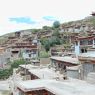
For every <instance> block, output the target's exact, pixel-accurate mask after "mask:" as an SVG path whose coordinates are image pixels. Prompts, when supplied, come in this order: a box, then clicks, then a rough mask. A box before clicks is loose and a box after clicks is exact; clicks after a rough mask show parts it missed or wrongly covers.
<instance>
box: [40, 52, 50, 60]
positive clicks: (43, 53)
mask: <svg viewBox="0 0 95 95" xmlns="http://www.w3.org/2000/svg"><path fill="white" fill-rule="evenodd" d="M48 57H49V54H48V53H47V52H46V51H40V58H48Z"/></svg>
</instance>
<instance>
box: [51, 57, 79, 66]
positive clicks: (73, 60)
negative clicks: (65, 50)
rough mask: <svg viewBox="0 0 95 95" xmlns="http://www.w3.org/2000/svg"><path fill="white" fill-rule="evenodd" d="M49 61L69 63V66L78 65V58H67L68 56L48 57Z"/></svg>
mask: <svg viewBox="0 0 95 95" xmlns="http://www.w3.org/2000/svg"><path fill="white" fill-rule="evenodd" d="M50 58H51V59H53V60H57V61H62V62H68V63H71V64H78V63H79V61H78V58H72V57H68V56H64V57H56V56H54V57H50Z"/></svg>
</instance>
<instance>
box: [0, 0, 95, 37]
mask: <svg viewBox="0 0 95 95" xmlns="http://www.w3.org/2000/svg"><path fill="white" fill-rule="evenodd" d="M92 11H95V0H0V12H1V13H0V35H3V34H5V33H8V32H14V31H16V30H21V29H29V28H39V27H41V26H44V25H52V24H53V22H54V21H56V20H59V21H60V22H61V23H63V22H67V21H72V20H78V19H83V18H84V17H86V16H89V15H90V14H91V12H92Z"/></svg>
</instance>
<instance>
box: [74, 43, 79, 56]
mask: <svg viewBox="0 0 95 95" xmlns="http://www.w3.org/2000/svg"><path fill="white" fill-rule="evenodd" d="M75 54H76V55H79V54H80V42H78V44H75Z"/></svg>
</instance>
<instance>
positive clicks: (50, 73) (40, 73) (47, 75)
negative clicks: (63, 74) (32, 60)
mask: <svg viewBox="0 0 95 95" xmlns="http://www.w3.org/2000/svg"><path fill="white" fill-rule="evenodd" d="M29 72H30V73H31V74H33V75H36V76H37V77H39V78H40V79H53V78H56V77H59V75H58V73H56V72H55V71H54V70H53V69H49V68H38V69H31V70H29Z"/></svg>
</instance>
